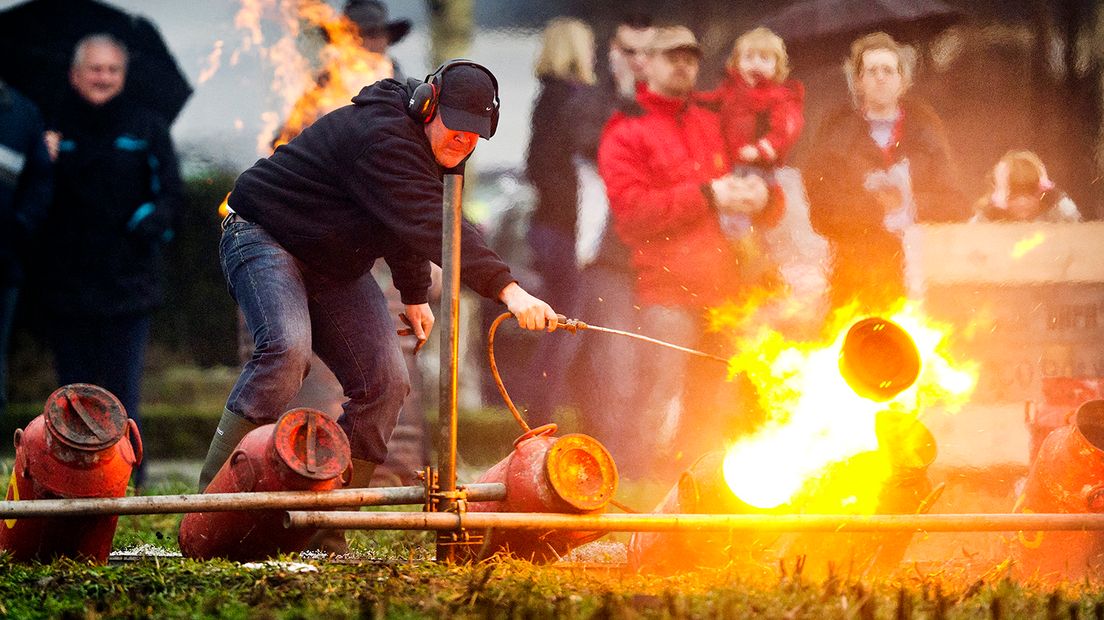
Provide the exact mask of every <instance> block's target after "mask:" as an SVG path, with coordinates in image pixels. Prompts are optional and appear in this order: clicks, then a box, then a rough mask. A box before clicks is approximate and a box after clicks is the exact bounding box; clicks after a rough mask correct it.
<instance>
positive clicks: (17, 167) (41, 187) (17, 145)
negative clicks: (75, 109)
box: [0, 82, 53, 287]
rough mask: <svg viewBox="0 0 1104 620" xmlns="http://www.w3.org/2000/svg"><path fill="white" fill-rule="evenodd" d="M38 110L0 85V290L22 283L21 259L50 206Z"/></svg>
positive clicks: (49, 178) (48, 174)
mask: <svg viewBox="0 0 1104 620" xmlns="http://www.w3.org/2000/svg"><path fill="white" fill-rule="evenodd" d="M43 131H45V126H44V125H43V123H42V116H41V115H39V113H38V108H36V107H35V106H34V104H33V103H31V101H30V100H29V99H27V98H26V97H24V96H23V95H21V94H19V93H18V92H16V91H15V90H14V89H12V88H11V87H9V86H7V85H6V84H4V83H3V82H0V287H3V286H16V285H18V284H19V282H20V280H22V276H23V267H22V259H23V257H24V253H25V252H26V251H27V250H28V248H29V242H30V239H31V235H32V234H33V233H34V231H35V230H36V229H38V227H39V225H40V224H41V223H42V220H43V219H44V218H45V217H46V211H47V209H48V208H49V205H50V199H51V196H52V192H53V170H52V167H51V165H50V156H49V154H48V153H47V152H46V143H45V141H44V140H43Z"/></svg>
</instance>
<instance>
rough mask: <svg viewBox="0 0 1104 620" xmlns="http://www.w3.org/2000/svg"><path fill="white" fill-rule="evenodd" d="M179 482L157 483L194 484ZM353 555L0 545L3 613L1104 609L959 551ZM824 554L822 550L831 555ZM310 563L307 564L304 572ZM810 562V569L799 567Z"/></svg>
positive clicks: (117, 544)
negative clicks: (843, 556) (652, 562)
mask: <svg viewBox="0 0 1104 620" xmlns="http://www.w3.org/2000/svg"><path fill="white" fill-rule="evenodd" d="M188 490H189V489H188V488H187V485H186V484H184V483H180V482H174V483H167V484H161V485H158V486H156V487H155V488H154V489H152V492H154V493H156V494H175V493H181V492H187V491H188ZM180 518H181V516H180V515H148V516H126V517H122V518H121V519H120V521H119V528H118V531H117V533H116V536H115V541H114V548H115V549H116V550H127V549H133V548H135V547H137V546H140V545H152V546H154V547H158V548H160V549H161V550H162V551H163V552H166V553H167V552H176V551H178V546H177V542H176V531H177V527H178V526H179V522H180ZM350 543H351V544H352V547H353V550H354V551H355V552H357V558H358V561H357V562H355V563H340V562H332V561H327V560H319V559H304V558H303V557H300V556H297V555H296V556H283V557H280V558H277V559H276V560H275V561H273V562H268V563H260V565H259V566H253V567H251V566H248V565H243V564H239V563H233V562H226V561H206V562H201V561H194V560H189V559H182V558H180V557H156V556H153V555H149V556H147V557H144V558H142V559H139V560H137V561H127V562H121V563H118V564H111V565H108V566H94V565H89V564H86V563H82V562H77V561H73V560H58V561H55V562H53V563H50V564H38V563H30V564H20V563H16V562H13V561H12V560H11V559H10V558H8V557H7V556H4V555H2V554H0V617H11V618H146V617H155V618H579V619H582V618H602V619H618V618H626V619H628V618H668V619H679V618H752V617H762V618H815V619H822V618H857V619H860V620H867V619H874V618H887V619H889V618H893V619H896V618H933V619H934V618H948V619H950V618H1048V619H1049V618H1093V617H1096V618H1099V617H1102V614H1104V588H1102V587H1100V586H1098V585H1096V584H1090V583H1086V582H1078V583H1066V584H1062V585H1061V586H1059V587H1054V586H1044V585H1038V584H1022V583H1016V582H1013V581H1010V580H1009V579H1008V578H1007V575H1008V571H1007V570H1006V569H1007V566H1006V565H997V566H993V567H990V568H988V569H987V570H984V569H983V568H981V567H978V566H970V567H967V566H966V565H965V564H963V563H962V562H960V561H955V560H948V561H946V562H945V563H942V564H938V563H937V564H934V565H926V568H923V569H921V568H920V567H919V565H911V566H904V567H902V569H901V570H900V571H898V572H897V573H895V574H894V575H893V576H891V577H887V578H878V579H866V578H855V577H852V576H850V575H849V574H848V573H847V571H845V570H829V572H828V573H827V575H824V576H821V577H814V576H812V574H811V573H809V572H806V571H803V569H802V568H801V567H797V566H795V565H794V564H792V563H785V562H781V563H777V564H762V565H754V566H739V567H737V566H729V567H726V568H723V569H710V570H702V571H697V572H692V573H686V574H680V575H676V576H668V577H657V576H649V575H643V574H636V573H633V572H631V571H629V570H627V569H626V568H625V567H624V566H623V565H619V564H600V563H582V562H579V561H575V562H563V563H559V564H553V565H549V566H539V565H534V564H531V563H528V562H523V561H518V560H514V559H510V558H504V557H498V558H494V559H492V560H491V561H488V562H485V563H481V564H475V565H466V564H456V565H450V564H443V563H437V562H435V561H433V560H432V558H433V556H434V553H435V545H434V537H433V535H432V534H431V533H427V532H392V531H386V532H355V533H351V534H350ZM821 559H823V558H821ZM303 567H306V568H307V570H308V571H309V572H301V569H302V568H303ZM803 573H804V574H803Z"/></svg>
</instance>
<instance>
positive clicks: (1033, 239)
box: [1012, 231, 1046, 259]
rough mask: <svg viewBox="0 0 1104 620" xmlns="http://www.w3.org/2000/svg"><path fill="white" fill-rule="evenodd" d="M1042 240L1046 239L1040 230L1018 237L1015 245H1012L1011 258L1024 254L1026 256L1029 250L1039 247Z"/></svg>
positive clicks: (1018, 257) (1017, 257)
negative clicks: (1028, 235)
mask: <svg viewBox="0 0 1104 620" xmlns="http://www.w3.org/2000/svg"><path fill="white" fill-rule="evenodd" d="M1044 241H1046V235H1044V234H1043V233H1042V232H1041V231H1040V232H1036V233H1035V234H1034V235H1031V236H1030V237H1026V238H1024V239H1020V240H1019V241H1017V242H1016V243H1015V245H1013V246H1012V258H1015V259H1020V258H1023V257H1024V256H1027V254H1028V253H1029V252H1031V251H1032V250H1034V249H1035V248H1037V247H1039V246H1040V245H1043V242H1044Z"/></svg>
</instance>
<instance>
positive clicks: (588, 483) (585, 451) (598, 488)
mask: <svg viewBox="0 0 1104 620" xmlns="http://www.w3.org/2000/svg"><path fill="white" fill-rule="evenodd" d="M544 467H545V472H546V473H547V474H548V481H549V482H550V483H551V485H552V489H553V490H554V491H555V492H556V494H557V495H558V496H559V497H560V499H562V500H563V501H565V502H567V504H569V505H570V506H572V507H574V508H577V509H578V510H580V511H585V512H588V511H592V510H598V509H600V508H602V507H603V506H605V505H606V504H607V503H609V501H610V500H611V499H612V498H613V494H614V493H615V492H616V491H617V465H616V464H614V462H613V457H612V456H610V453H609V451H608V450H606V448H605V446H603V445H602V444H601V443H600V442H599V441H598V440H597V439H594V438H593V437H590V436H589V435H583V434H580V433H573V434H570V435H564V436H563V437H560V438H559V439H557V440H556V442H555V443H554V444H552V447H551V448H549V449H548V456H547V457H546V458H545V461H544Z"/></svg>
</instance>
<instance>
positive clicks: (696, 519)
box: [284, 511, 1104, 532]
mask: <svg viewBox="0 0 1104 620" xmlns="http://www.w3.org/2000/svg"><path fill="white" fill-rule="evenodd" d="M284 525H285V526H286V527H321V528H342V529H359V530H437V531H447V530H459V529H467V530H485V529H488V528H500V529H519V530H578V531H591V532H673V531H695V532H708V531H735V530H755V531H769V532H900V531H914V532H1014V531H1019V530H1023V531H1052V530H1075V531H1089V530H1094V531H1095V530H1104V514H905V515H819V514H818V515H808V514H806V515H748V514H740V515H714V514H663V515H659V514H617V515H610V514H603V515H566V514H544V513H519V512H468V513H464V514H462V515H461V514H457V513H445V512H431V513H408V512H314V511H288V513H287V516H286V517H285V518H284Z"/></svg>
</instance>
